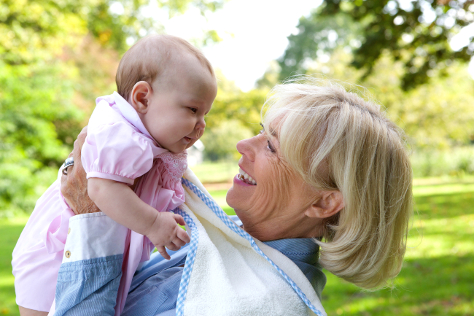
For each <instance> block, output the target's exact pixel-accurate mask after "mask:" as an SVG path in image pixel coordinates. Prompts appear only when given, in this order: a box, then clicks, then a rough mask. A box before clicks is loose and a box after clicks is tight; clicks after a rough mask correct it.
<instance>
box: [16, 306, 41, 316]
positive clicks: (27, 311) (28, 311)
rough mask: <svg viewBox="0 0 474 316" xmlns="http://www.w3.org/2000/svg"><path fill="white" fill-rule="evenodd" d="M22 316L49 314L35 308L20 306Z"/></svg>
mask: <svg viewBox="0 0 474 316" xmlns="http://www.w3.org/2000/svg"><path fill="white" fill-rule="evenodd" d="M18 308H19V309H20V315H21V316H47V315H48V312H40V311H35V310H33V309H29V308H25V307H22V306H18Z"/></svg>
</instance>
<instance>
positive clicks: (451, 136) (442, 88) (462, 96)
mask: <svg viewBox="0 0 474 316" xmlns="http://www.w3.org/2000/svg"><path fill="white" fill-rule="evenodd" d="M351 58H352V55H351V54H348V53H347V52H345V51H344V49H342V48H340V49H338V50H335V51H334V52H333V54H332V55H331V58H330V59H329V60H328V61H327V62H324V63H323V62H319V63H316V64H314V65H313V67H312V68H311V69H309V70H308V74H310V75H313V76H317V77H318V76H319V77H323V78H325V77H328V78H331V79H336V80H340V81H341V83H342V84H343V85H344V84H345V83H346V82H349V83H350V84H349V85H348V88H349V89H351V90H353V91H355V92H356V93H358V94H361V95H362V96H364V95H365V96H368V98H369V99H372V100H373V101H375V102H376V103H379V104H381V105H382V106H383V108H384V109H385V110H386V112H387V114H388V116H389V117H390V118H391V119H392V120H394V121H395V122H396V123H397V125H399V126H400V127H401V128H402V129H403V130H404V131H405V132H406V134H407V135H408V136H409V139H410V141H409V142H410V145H411V146H412V147H413V148H414V149H442V148H451V147H453V146H458V145H466V144H469V142H470V140H471V138H472V135H474V112H473V111H472V104H474V93H472V91H474V81H473V80H472V79H471V78H470V75H469V73H468V72H467V69H466V67H464V65H463V64H462V63H454V64H453V65H452V66H451V67H450V68H449V69H447V70H446V73H445V75H444V76H438V75H437V76H433V78H432V80H431V82H430V83H429V84H426V85H422V86H419V87H418V88H416V89H413V90H410V91H404V90H403V89H401V87H400V82H401V81H402V78H403V74H404V65H403V64H402V63H401V62H394V61H393V60H392V58H391V57H390V56H389V55H388V54H385V55H383V56H382V57H381V58H380V59H379V60H378V61H377V63H376V64H375V65H374V69H373V73H372V75H371V76H370V77H367V78H366V79H365V80H362V81H361V80H360V79H359V78H360V77H361V75H362V73H363V70H357V69H355V68H348V67H347V63H348V62H349V61H350V60H351ZM321 74H323V75H321ZM356 83H357V84H356ZM359 84H360V85H362V86H364V87H366V88H367V89H368V90H365V89H363V88H360V86H358V85H359ZM374 98H375V99H374Z"/></svg>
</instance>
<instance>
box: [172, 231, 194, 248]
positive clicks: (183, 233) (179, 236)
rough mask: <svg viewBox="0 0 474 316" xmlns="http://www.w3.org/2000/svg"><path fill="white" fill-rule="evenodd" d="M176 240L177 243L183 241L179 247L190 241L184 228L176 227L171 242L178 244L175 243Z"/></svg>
mask: <svg viewBox="0 0 474 316" xmlns="http://www.w3.org/2000/svg"><path fill="white" fill-rule="evenodd" d="M178 240H179V243H181V242H183V244H182V245H180V247H181V246H184V244H187V243H188V242H190V241H191V238H189V235H188V233H187V232H186V231H185V230H183V229H181V228H180V229H178V232H177V233H176V238H175V239H174V240H173V242H174V243H175V244H177V245H178V243H177V241H178Z"/></svg>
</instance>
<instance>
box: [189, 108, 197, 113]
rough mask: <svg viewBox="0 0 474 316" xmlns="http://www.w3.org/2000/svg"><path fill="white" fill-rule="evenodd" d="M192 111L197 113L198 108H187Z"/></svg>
mask: <svg viewBox="0 0 474 316" xmlns="http://www.w3.org/2000/svg"><path fill="white" fill-rule="evenodd" d="M189 109H190V110H191V111H192V112H193V113H197V111H198V109H196V108H189Z"/></svg>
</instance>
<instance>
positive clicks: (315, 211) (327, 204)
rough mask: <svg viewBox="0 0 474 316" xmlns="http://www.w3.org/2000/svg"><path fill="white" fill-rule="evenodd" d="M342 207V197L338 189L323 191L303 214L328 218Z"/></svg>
mask: <svg viewBox="0 0 474 316" xmlns="http://www.w3.org/2000/svg"><path fill="white" fill-rule="evenodd" d="M343 208H344V198H343V197H342V193H341V192H339V191H323V192H322V194H321V196H320V197H319V198H318V200H317V201H316V202H314V203H313V204H311V205H310V207H308V209H307V210H306V211H305V215H306V216H308V217H312V218H328V217H331V216H333V215H335V214H337V213H338V212H339V211H340V210H342V209H343Z"/></svg>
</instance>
